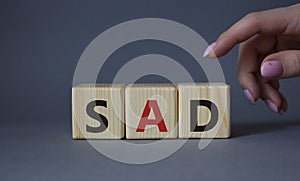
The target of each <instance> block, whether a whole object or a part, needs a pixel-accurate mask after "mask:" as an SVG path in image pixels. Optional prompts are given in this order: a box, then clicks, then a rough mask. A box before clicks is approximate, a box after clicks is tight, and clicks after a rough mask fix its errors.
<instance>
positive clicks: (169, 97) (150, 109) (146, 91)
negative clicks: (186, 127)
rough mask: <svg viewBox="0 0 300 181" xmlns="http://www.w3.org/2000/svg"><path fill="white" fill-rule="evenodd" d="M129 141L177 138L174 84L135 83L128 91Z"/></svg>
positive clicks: (127, 118)
mask: <svg viewBox="0 0 300 181" xmlns="http://www.w3.org/2000/svg"><path fill="white" fill-rule="evenodd" d="M125 110H126V113H125V115H126V138H127V139H157V138H176V137H177V89H176V87H175V85H171V84H133V85H128V86H127V87H126V89H125Z"/></svg>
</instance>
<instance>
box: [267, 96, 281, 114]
mask: <svg viewBox="0 0 300 181" xmlns="http://www.w3.org/2000/svg"><path fill="white" fill-rule="evenodd" d="M265 103H266V105H267V106H268V107H269V108H270V109H271V110H272V111H274V112H277V113H278V107H277V106H276V105H275V104H274V103H273V102H272V101H271V100H270V99H267V100H265Z"/></svg>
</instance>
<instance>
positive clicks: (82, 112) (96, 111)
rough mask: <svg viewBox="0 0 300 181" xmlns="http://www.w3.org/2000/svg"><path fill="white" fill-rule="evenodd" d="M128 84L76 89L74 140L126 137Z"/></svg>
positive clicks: (73, 122) (74, 94) (73, 95)
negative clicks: (126, 88) (125, 121)
mask: <svg viewBox="0 0 300 181" xmlns="http://www.w3.org/2000/svg"><path fill="white" fill-rule="evenodd" d="M124 90H125V86H124V85H116V84H110V85H108V84H96V85H79V86H76V87H73V88H72V129H73V138H74V139H121V138H123V137H124V125H125V124H124Z"/></svg>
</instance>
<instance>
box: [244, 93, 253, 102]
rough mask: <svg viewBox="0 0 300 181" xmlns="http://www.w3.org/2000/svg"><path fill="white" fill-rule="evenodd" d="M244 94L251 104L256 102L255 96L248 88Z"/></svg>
mask: <svg viewBox="0 0 300 181" xmlns="http://www.w3.org/2000/svg"><path fill="white" fill-rule="evenodd" d="M244 94H245V96H246V98H247V99H248V101H249V102H250V103H251V104H254V98H253V96H252V94H251V92H250V91H249V90H248V89H244Z"/></svg>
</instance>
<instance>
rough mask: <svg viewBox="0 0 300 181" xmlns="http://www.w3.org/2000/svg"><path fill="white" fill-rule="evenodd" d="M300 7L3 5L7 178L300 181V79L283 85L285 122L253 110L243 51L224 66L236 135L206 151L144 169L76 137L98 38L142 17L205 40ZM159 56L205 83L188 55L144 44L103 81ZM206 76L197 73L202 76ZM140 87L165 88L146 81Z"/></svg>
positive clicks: (191, 147)
mask: <svg viewBox="0 0 300 181" xmlns="http://www.w3.org/2000/svg"><path fill="white" fill-rule="evenodd" d="M296 2H297V1H291V0H285V1H282V0H281V1H279V0H273V1H259V0H255V1H254V0H244V1H239V0H228V1H220V0H219V1H217V0H210V1H196V0H195V1H179V0H172V1H171V0H170V1H154V0H152V1H146V0H138V1H77V0H69V1H61V0H59V1H58V0H57V1H56V0H53V1H44V0H39V1H38V0H36V1H33V0H31V1H21V0H20V1H1V2H0V4H1V5H0V22H1V29H0V32H1V33H0V40H1V43H0V46H1V47H0V48H1V49H0V52H1V53H0V62H1V66H0V69H1V71H0V81H1V90H0V100H1V104H0V110H1V112H0V113H1V120H0V123H1V126H0V178H1V180H21V179H22V180H121V179H123V180H141V179H142V180H156V179H157V180H162V179H167V180H171V179H172V180H183V179H188V180H191V179H194V180H213V179H214V180H215V179H222V180H262V179H264V180H266V179H267V180H297V178H299V177H300V172H299V171H298V170H299V168H300V167H299V165H300V156H299V153H300V143H299V138H300V136H299V132H300V120H299V118H300V116H299V113H298V110H299V107H298V105H297V103H298V101H299V98H298V96H297V95H298V92H299V90H300V87H299V86H298V84H297V83H298V82H299V80H298V79H290V80H284V81H282V91H283V93H285V94H286V95H287V97H288V100H289V110H288V111H287V113H286V115H285V116H284V117H281V116H279V115H277V114H275V113H272V112H271V111H270V110H268V108H266V107H265V105H264V103H263V102H262V101H258V102H257V103H256V105H255V106H251V105H250V104H249V103H248V102H247V101H246V99H245V98H244V96H243V94H242V90H241V88H240V87H239V85H238V81H237V62H236V59H237V47H236V48H235V49H234V50H233V51H231V52H230V53H229V54H228V55H226V56H224V57H223V58H221V59H220V63H221V65H222V68H223V70H224V73H225V78H226V81H227V82H228V83H229V84H230V85H231V86H232V132H233V133H232V138H231V139H228V140H214V141H213V142H212V143H211V144H210V145H209V146H208V147H207V148H206V149H205V150H203V151H200V150H198V149H197V146H198V140H190V141H188V143H187V144H185V146H184V147H182V148H181V149H180V150H179V151H178V152H176V153H175V154H173V155H172V156H171V157H169V158H167V159H165V160H162V161H160V162H156V163H152V164H147V165H127V164H122V163H118V162H115V161H112V160H110V159H108V158H106V157H104V156H103V155H101V154H99V153H98V152H97V151H95V150H94V149H93V148H92V147H91V146H90V145H89V144H88V143H87V142H86V141H74V140H72V139H71V112H70V111H71V94H70V93H71V86H72V78H73V73H74V70H75V67H76V64H77V61H78V60H79V57H80V55H81V53H82V52H83V51H84V49H85V47H86V46H87V45H88V44H89V43H90V42H91V41H92V40H93V39H94V38H95V37H96V36H97V35H99V34H100V33H101V32H103V31H105V30H106V29H107V28H110V27H112V26H114V25H116V24H119V23H121V22H124V21H127V20H131V19H136V18H147V17H156V18H166V19H171V20H174V21H178V22H179V23H182V24H185V25H187V26H189V27H190V28H192V29H194V30H195V31H196V32H198V33H199V34H200V35H201V36H203V37H204V38H205V39H206V41H208V42H213V41H214V40H215V39H216V38H217V36H218V35H219V34H220V33H221V32H222V31H224V30H226V28H228V27H229V26H230V25H232V24H233V23H234V22H235V21H237V20H238V19H240V18H241V17H242V16H244V15H245V14H247V13H249V12H252V11H259V10H264V9H269V8H275V7H280V6H286V5H290V4H293V3H296ZM145 53H161V54H163V55H168V56H173V57H175V59H177V60H186V66H187V67H188V69H189V71H190V72H193V75H194V76H195V79H196V80H198V81H202V80H205V78H203V76H201V75H202V74H201V72H200V73H199V69H198V67H194V66H193V63H192V60H191V61H189V60H190V57H188V55H186V54H184V52H181V51H177V50H176V48H174V47H172V46H170V45H168V44H162V43H161V42H153V41H148V42H144V43H143V42H138V43H136V44H132V45H128V46H126V47H123V48H122V50H120V51H118V52H116V53H115V54H114V55H112V57H111V58H110V60H109V61H108V63H107V64H106V65H105V68H104V69H103V70H102V71H101V73H100V74H101V75H105V78H104V79H101V80H99V82H109V81H111V80H112V76H113V72H114V71H116V70H118V68H120V66H121V65H122V62H123V63H124V61H126V60H129V59H130V58H131V57H135V56H139V55H142V54H145ZM198 75H199V76H198ZM139 81H140V82H151V81H152V82H165V81H166V80H165V79H163V78H161V77H157V76H148V77H144V78H143V79H141V80H139Z"/></svg>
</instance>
